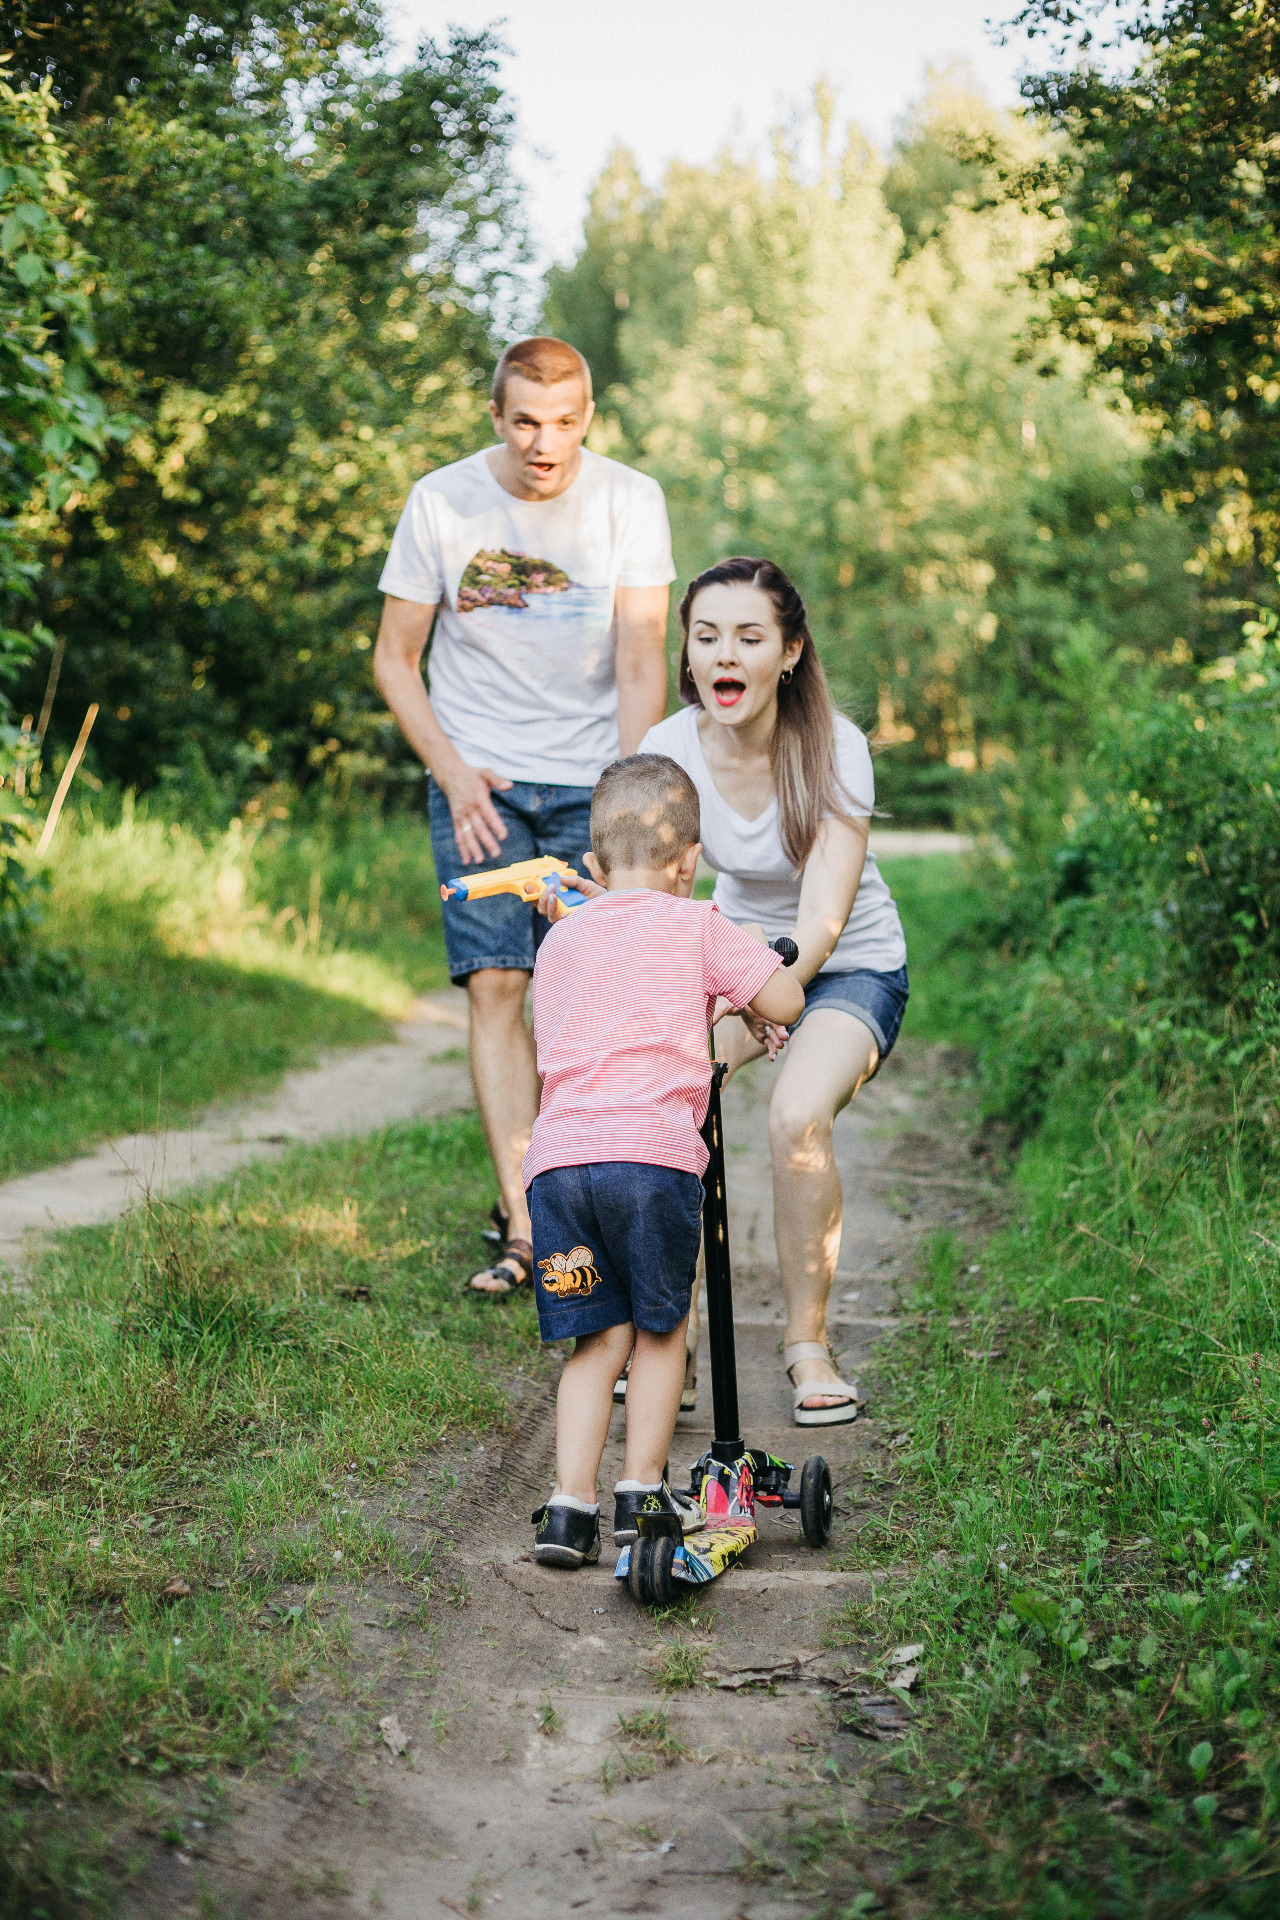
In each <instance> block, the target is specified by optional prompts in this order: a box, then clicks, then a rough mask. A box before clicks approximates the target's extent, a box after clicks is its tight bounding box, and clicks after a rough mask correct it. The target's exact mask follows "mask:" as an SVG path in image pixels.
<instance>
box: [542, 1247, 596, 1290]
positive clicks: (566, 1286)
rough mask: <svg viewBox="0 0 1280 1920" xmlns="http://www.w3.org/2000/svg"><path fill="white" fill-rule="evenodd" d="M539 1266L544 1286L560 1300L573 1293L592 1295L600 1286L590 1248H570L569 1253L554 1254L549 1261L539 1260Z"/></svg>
mask: <svg viewBox="0 0 1280 1920" xmlns="http://www.w3.org/2000/svg"><path fill="white" fill-rule="evenodd" d="M538 1265H539V1267H540V1268H541V1270H542V1284H543V1286H544V1287H545V1288H546V1290H547V1292H548V1293H553V1294H555V1295H556V1297H557V1298H558V1299H563V1298H564V1297H565V1296H566V1295H567V1294H571V1293H590V1291H591V1289H592V1288H593V1287H598V1286H599V1284H600V1275H599V1274H598V1273H597V1272H596V1270H595V1266H594V1263H593V1261H592V1255H591V1249H590V1247H570V1249H569V1251H568V1253H553V1254H552V1256H551V1258H550V1259H549V1260H539V1262H538Z"/></svg>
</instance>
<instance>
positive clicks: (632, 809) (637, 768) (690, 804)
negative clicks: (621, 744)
mask: <svg viewBox="0 0 1280 1920" xmlns="http://www.w3.org/2000/svg"><path fill="white" fill-rule="evenodd" d="M701 837H702V814H701V809H700V807H699V805H698V789H697V788H696V787H695V786H694V784H693V782H692V780H691V779H690V778H689V776H688V774H687V773H686V772H685V770H684V768H683V767H680V766H677V765H676V763H675V761H674V760H669V759H668V758H667V756H666V754H665V753H633V754H631V756H630V757H629V758H628V759H626V760H615V761H614V762H613V765H612V766H609V767H606V768H605V770H604V772H603V773H602V774H601V775H600V778H599V780H598V781H597V783H596V790H595V792H594V793H593V794H592V796H591V849H592V852H593V853H594V854H595V856H596V859H597V860H598V861H599V862H600V865H601V866H602V868H603V869H604V871H605V872H606V873H612V871H613V869H614V868H615V867H647V868H648V869H649V871H650V872H652V873H658V872H660V871H661V870H662V869H663V868H664V867H669V866H670V865H671V863H672V861H673V860H678V859H679V858H680V856H681V854H683V853H686V852H687V851H688V849H689V848H690V847H691V846H692V845H693V844H694V842H695V840H699V839H700V838H701Z"/></svg>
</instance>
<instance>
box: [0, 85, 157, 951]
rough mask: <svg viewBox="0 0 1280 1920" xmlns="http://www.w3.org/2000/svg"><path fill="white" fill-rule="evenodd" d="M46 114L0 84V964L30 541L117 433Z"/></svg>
mask: <svg viewBox="0 0 1280 1920" xmlns="http://www.w3.org/2000/svg"><path fill="white" fill-rule="evenodd" d="M6 73H7V74H9V77H10V78H12V73H11V69H10V67H9V65H8V63H7V62H4V61H0V75H3V74H6ZM56 111H57V102H56V100H55V99H54V97H53V94H52V91H51V89H50V87H49V85H48V83H47V82H45V83H43V84H42V85H40V86H39V87H37V88H35V89H34V90H33V89H30V88H23V87H15V86H11V85H9V84H8V80H7V79H4V78H0V967H3V966H5V965H7V964H8V963H9V962H10V961H11V960H12V958H13V956H14V955H15V953H16V952H17V950H18V947H19V944H20V942H21V938H22V935H23V933H24V931H25V929H26V927H27V924H28V907H29V898H30V885H31V883H30V876H29V874H28V872H27V869H26V866H25V861H24V852H25V849H26V846H27V843H28V839H29V825H30V811H29V808H28V807H27V806H26V805H25V804H24V802H23V796H22V794H21V793H20V792H19V791H18V788H19V787H21V786H22V785H24V784H25V779H24V776H25V770H26V768H27V766H28V764H29V763H30V761H31V758H32V754H33V752H34V742H33V739H32V736H31V735H30V733H29V732H28V733H26V734H24V733H22V732H21V731H20V730H19V729H18V728H17V727H15V726H14V725H13V724H12V721H13V714H12V709H11V705H10V701H9V697H8V693H7V687H8V685H11V684H12V682H13V680H14V679H15V677H16V676H17V675H18V674H19V673H20V671H21V669H22V668H23V667H24V666H25V665H26V664H27V663H28V662H29V661H30V660H31V658H32V655H33V654H34V653H35V652H36V651H37V649H38V648H39V646H40V644H41V642H42V641H44V640H46V639H47V638H48V635H47V633H46V631H45V630H44V629H43V628H42V627H41V626H40V625H39V624H38V623H34V624H33V623H32V622H31V620H30V618H29V617H28V618H27V619H25V620H24V619H23V614H24V612H26V613H28V614H29V610H30V603H31V602H32V601H33V599H34V590H35V583H36V582H37V580H38V579H39V576H40V572H41V552H42V547H43V546H44V545H45V543H47V542H48V540H49V539H50V538H51V537H52V536H53V534H54V532H55V529H56V528H57V527H58V526H59V525H60V523H61V521H62V519H63V518H64V516H65V515H66V513H67V512H68V511H69V510H71V509H72V508H73V507H74V505H75V504H76V503H77V502H78V501H79V500H80V499H82V498H83V497H84V490H85V489H86V488H88V487H90V486H92V485H93V484H94V482H95V481H96V479H97V477H98V473H99V462H100V459H101V456H102V455H103V454H104V452H105V451H106V447H107V442H108V440H109V439H110V438H111V437H112V436H115V437H117V438H120V437H123V435H124V434H125V433H126V432H127V428H126V427H125V425H124V423H123V422H121V421H120V420H117V419H113V418H112V416H111V415H110V413H109V411H108V409H107V407H106V405H105V404H104V402H103V400H102V397H101V395H100V394H99V393H98V391H97V390H96V387H95V384H94V369H95V354H96V339H95V334H94V322H93V310H92V303H91V298H90V296H91V294H92V292H93V286H94V281H93V262H92V261H91V259H90V258H89V256H88V254H87V253H86V251H85V248H84V246H83V243H82V242H81V240H80V238H79V230H80V223H81V222H82V220H83V217H84V206H83V203H82V202H81V201H80V199H79V197H78V196H77V195H76V194H75V193H74V192H73V190H72V182H71V179H70V177H69V174H68V170H67V165H66V156H65V153H64V151H63V148H62V145H61V143H60V142H59V139H58V136H57V133H56V132H55V122H54V115H55V113H56ZM15 782H16V784H15Z"/></svg>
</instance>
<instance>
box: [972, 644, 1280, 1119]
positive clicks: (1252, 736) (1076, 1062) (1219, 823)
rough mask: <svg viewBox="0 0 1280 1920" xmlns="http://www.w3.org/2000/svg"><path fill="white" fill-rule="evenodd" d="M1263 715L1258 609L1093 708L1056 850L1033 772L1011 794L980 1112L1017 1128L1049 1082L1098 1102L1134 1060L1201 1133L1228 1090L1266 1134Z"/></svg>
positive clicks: (1276, 815) (1273, 898) (1272, 661)
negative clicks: (1230, 637) (1085, 752)
mask: <svg viewBox="0 0 1280 1920" xmlns="http://www.w3.org/2000/svg"><path fill="white" fill-rule="evenodd" d="M1278 707H1280V642H1278V641H1277V635H1276V623H1275V620H1274V619H1273V618H1272V617H1271V616H1269V615H1268V616H1264V617H1263V618H1262V619H1260V620H1258V621H1254V622H1251V623H1250V624H1249V626H1247V627H1246V629H1245V644H1244V645H1243V647H1242V648H1241V649H1240V651H1239V652H1237V653H1234V654H1228V655H1224V656H1223V657H1222V658H1221V659H1220V660H1218V661H1217V662H1216V663H1215V664H1214V665H1213V666H1211V667H1209V668H1208V669H1206V670H1205V671H1204V672H1203V673H1202V674H1201V676H1200V678H1199V680H1198V682H1196V683H1195V684H1194V686H1192V687H1180V688H1179V687H1170V686H1163V687H1162V686H1161V685H1160V684H1159V683H1157V682H1155V681H1154V680H1152V679H1151V678H1150V677H1144V678H1143V680H1142V681H1141V682H1139V683H1138V684H1136V685H1135V686H1133V687H1131V690H1130V694H1129V698H1128V699H1127V700H1126V699H1123V698H1120V699H1116V701H1115V703H1114V704H1107V705H1104V707H1103V708H1102V710H1101V711H1100V712H1099V714H1098V717H1097V720H1096V731H1095V738H1094V745H1093V749H1092V752H1091V753H1090V754H1089V756H1088V758H1087V760H1086V761H1085V764H1084V767H1083V770H1082V773H1081V776H1080V778H1081V783H1082V786H1083V788H1084V791H1083V793H1082V794H1081V795H1080V796H1079V798H1080V800H1081V802H1082V804H1080V805H1079V807H1078V809H1077V810H1076V811H1075V812H1074V813H1073V812H1068V813H1066V814H1065V815H1064V816H1062V826H1061V829H1060V832H1059V834H1058V836H1057V838H1056V841H1055V840H1053V839H1052V838H1050V839H1049V840H1048V841H1047V842H1046V840H1045V837H1044V830H1043V822H1044V809H1043V808H1041V807H1038V806H1037V804H1036V800H1035V796H1034V793H1032V794H1030V795H1029V794H1028V793H1027V791H1026V789H1027V788H1028V787H1034V783H1035V782H1036V781H1037V780H1038V779H1039V778H1040V776H1041V774H1042V771H1043V769H1042V766H1041V765H1040V763H1039V762H1036V763H1031V764H1028V765H1024V766H1023V768H1022V769H1021V770H1020V775H1019V779H1018V780H1017V781H1016V782H1013V783H1010V784H1009V785H1008V786H1007V788H1006V796H1007V798H1006V807H1005V817H1004V820H1003V822H1002V823H1001V824H1002V827H1003V830H1004V833H1003V837H1004V838H1005V840H1006V842H1007V843H1008V845H1009V850H1010V853H1011V858H1010V859H1009V861H1008V862H1007V864H1006V865H1005V866H1004V867H1003V869H1001V868H999V867H993V869H992V872H993V875H998V876H999V877H998V878H997V879H995V880H994V881H993V885H992V889H991V901H992V913H993V918H994V919H995V920H996V921H997V922H998V923H999V924H1000V927H1001V931H1002V933H1003V936H1004V938H1005V941H1006V943H1007V944H1008V945H1009V946H1010V947H1011V949H1012V951H1013V953H1014V954H1015V955H1016V954H1019V953H1020V955H1021V959H1022V965H1021V968H1020V970H1019V971H1018V973H1017V975H1016V976H1015V978H1014V980H1013V982H1012V983H1011V982H1010V979H1009V977H1008V975H1007V974H1006V975H1005V976H1003V978H1002V981H1001V985H1000V990H999V1000H998V1002H993V1004H992V1006H991V1008H990V1015H991V1018H990V1020H989V1022H988V1025H987V1039H986V1043H985V1044H986V1067H987V1083H988V1095H987V1097H988V1102H989V1106H990V1109H991V1111H993V1112H994V1113H996V1114H998V1115H1000V1116H1001V1117H1002V1118H1004V1119H1006V1120H1008V1121H1010V1122H1012V1123H1013V1124H1014V1125H1015V1126H1016V1127H1017V1128H1019V1129H1020V1130H1024V1131H1025V1130H1026V1129H1027V1128H1028V1127H1030V1126H1032V1125H1034V1124H1035V1123H1036V1122H1037V1121H1038V1120H1039V1118H1040V1117H1041V1115H1042V1114H1043V1113H1044V1112H1045V1110H1046V1108H1047V1107H1048V1105H1049V1104H1050V1102H1051V1100H1052V1098H1053V1091H1054V1088H1055V1085H1057V1083H1058V1082H1059V1081H1060V1080H1061V1079H1062V1077H1063V1076H1064V1075H1065V1076H1067V1077H1068V1078H1070V1079H1071V1080H1072V1081H1074V1082H1076V1083H1078V1084H1079V1086H1080V1087H1081V1089H1084V1088H1085V1087H1088V1086H1093V1087H1095V1088H1097V1089H1099V1090H1102V1089H1105V1088H1106V1087H1107V1086H1109V1085H1112V1084H1114V1083H1115V1082H1116V1081H1117V1080H1118V1079H1120V1078H1122V1077H1123V1076H1124V1075H1125V1074H1126V1073H1127V1072H1129V1071H1131V1070H1133V1069H1135V1068H1138V1067H1141V1068H1142V1069H1143V1070H1144V1071H1146V1070H1147V1069H1148V1068H1150V1069H1153V1070H1154V1071H1155V1073H1156V1076H1157V1080H1158V1081H1159V1083H1160V1084H1161V1085H1162V1086H1164V1087H1165V1088H1166V1089H1170V1088H1172V1087H1173V1086H1175V1085H1182V1086H1183V1087H1184V1088H1185V1089H1187V1090H1188V1091H1193V1092H1194V1104H1196V1105H1197V1106H1198V1107H1199V1109H1200V1112H1201V1120H1202V1121H1203V1122H1205V1123H1207V1122H1208V1119H1209V1116H1210V1115H1211V1114H1213V1113H1217V1114H1218V1115H1219V1117H1221V1115H1222V1113H1223V1112H1224V1111H1225V1109H1224V1108H1223V1106H1222V1101H1221V1098H1220V1097H1219V1096H1220V1095H1221V1094H1222V1093H1223V1091H1224V1090H1225V1089H1226V1088H1227V1087H1228V1085H1229V1086H1230V1088H1231V1089H1232V1091H1231V1094H1230V1098H1229V1100H1228V1106H1229V1107H1230V1110H1231V1112H1232V1113H1235V1114H1236V1115H1237V1117H1238V1116H1239V1114H1240V1113H1241V1112H1248V1113H1251V1114H1253V1116H1254V1117H1255V1118H1257V1119H1258V1120H1260V1121H1261V1122H1262V1124H1263V1125H1264V1127H1265V1128H1268V1129H1269V1128H1271V1127H1273V1126H1274V1125H1275V1086H1276V1047H1277V1043H1278V1042H1280V1001H1278V999H1277V992H1276V976H1277V972H1278V971H1280V726H1278V725H1277V709H1278ZM983 931H984V933H985V935H986V936H987V937H988V938H989V937H990V932H991V928H990V925H988V927H987V928H986V929H984V930H983ZM1011 985H1012V992H1011V990H1010V989H1011ZM1214 1088H1216V1089H1217V1094H1215V1093H1214V1092H1213V1091H1212V1089H1214ZM1242 1101H1243V1107H1242V1106H1241V1102H1242Z"/></svg>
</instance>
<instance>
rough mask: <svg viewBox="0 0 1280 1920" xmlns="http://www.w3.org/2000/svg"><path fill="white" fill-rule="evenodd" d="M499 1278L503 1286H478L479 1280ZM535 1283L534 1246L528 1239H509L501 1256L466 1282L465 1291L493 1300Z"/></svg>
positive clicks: (502, 1298) (503, 1298) (518, 1291)
mask: <svg viewBox="0 0 1280 1920" xmlns="http://www.w3.org/2000/svg"><path fill="white" fill-rule="evenodd" d="M484 1279H490V1280H499V1281H501V1282H502V1284H501V1286H497V1287H478V1286H477V1285H476V1281H477V1280H484ZM532 1285H533V1247H532V1245H531V1243H530V1242H529V1241H528V1240H508V1241H507V1243H506V1245H505V1246H504V1247H503V1249H502V1253H501V1255H500V1256H499V1258H498V1259H497V1260H495V1261H493V1263H492V1264H491V1265H490V1266H487V1267H481V1269H480V1271H479V1273H473V1274H472V1276H471V1278H470V1279H469V1280H468V1281H466V1282H465V1284H464V1287H463V1291H464V1292H465V1293H478V1294H482V1295H484V1296H485V1297H486V1298H488V1299H491V1300H505V1299H506V1297H507V1295H508V1294H509V1293H520V1292H522V1291H523V1290H524V1288H526V1287H532Z"/></svg>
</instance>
